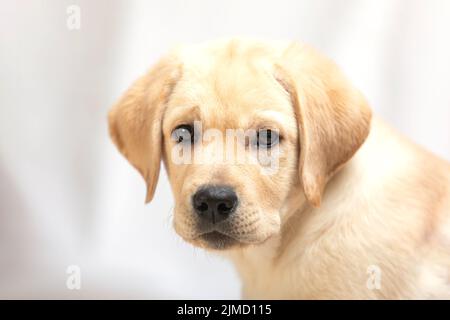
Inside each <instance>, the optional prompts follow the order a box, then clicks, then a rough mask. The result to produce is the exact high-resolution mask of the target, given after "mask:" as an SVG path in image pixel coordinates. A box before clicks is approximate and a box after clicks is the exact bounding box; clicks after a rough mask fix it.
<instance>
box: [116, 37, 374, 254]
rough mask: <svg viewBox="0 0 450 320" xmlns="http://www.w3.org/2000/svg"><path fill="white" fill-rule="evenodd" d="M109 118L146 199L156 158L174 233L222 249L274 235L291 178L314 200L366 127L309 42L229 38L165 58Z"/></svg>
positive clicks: (362, 109) (356, 102)
mask: <svg viewBox="0 0 450 320" xmlns="http://www.w3.org/2000/svg"><path fill="white" fill-rule="evenodd" d="M109 122H110V132H111V136H112V138H113V140H114V142H115V143H116V145H117V146H118V148H119V150H120V151H121V152H122V153H123V154H124V155H125V156H126V157H127V158H128V160H129V161H130V162H131V163H132V164H133V165H134V166H135V167H136V168H137V169H138V170H139V172H140V173H141V175H142V176H143V177H144V179H145V180H146V183H147V186H148V191H147V201H150V200H151V198H152V197H153V193H154V189H155V186H156V181H157V178H158V174H159V165H160V162H161V158H162V159H163V160H164V163H165V166H166V170H167V172H168V176H169V179H170V183H171V186H172V191H173V194H174V197H175V208H174V227H175V229H176V231H177V233H178V234H179V235H180V236H181V237H183V238H184V239H185V240H187V241H189V242H191V243H193V244H195V245H198V246H201V247H205V248H210V249H227V248H232V247H236V246H244V245H248V244H259V243H262V242H264V241H265V240H266V239H268V238H269V237H271V236H272V235H274V234H277V233H278V232H279V231H280V221H281V216H280V215H281V211H280V210H281V208H282V206H283V203H284V202H285V200H286V198H287V197H288V195H289V193H290V192H292V191H293V190H298V189H299V188H297V186H302V189H301V190H303V192H304V194H305V196H306V198H307V199H308V200H309V202H310V203H311V204H312V205H314V206H318V205H319V204H320V197H321V194H322V192H323V189H324V187H325V184H326V182H327V181H328V179H329V178H330V177H331V176H332V175H333V174H334V173H335V172H336V170H337V169H338V168H339V167H340V166H341V165H342V164H344V163H345V162H346V161H347V160H348V159H349V158H350V157H351V156H352V155H353V153H354V152H355V151H356V150H357V149H358V148H359V146H360V145H361V144H362V142H363V141H364V139H365V137H366V136H367V133H368V128H369V122H370V111H369V109H368V108H367V106H366V103H365V101H364V99H363V98H362V96H361V95H360V94H359V93H358V92H357V91H356V90H355V89H353V88H352V87H351V86H350V85H349V84H348V83H347V81H346V80H345V79H344V78H343V76H342V75H341V74H340V72H339V71H338V70H337V68H336V67H335V66H334V64H333V63H331V62H330V61H329V60H327V59H325V58H323V57H321V56H320V55H318V54H317V53H316V52H315V51H313V50H311V49H309V48H307V47H305V46H301V45H297V44H293V45H290V46H285V45H281V44H277V45H274V44H270V45H269V44H264V43H258V42H253V41H242V40H231V41H225V42H220V43H215V44H213V45H207V46H197V47H192V48H187V49H183V50H178V51H176V52H174V53H172V54H170V55H168V56H166V57H165V58H163V59H162V60H161V61H160V62H159V63H158V64H157V65H156V66H155V67H154V68H153V69H152V70H151V71H150V72H149V73H148V74H147V75H145V76H144V77H142V78H140V79H139V80H138V81H137V82H136V83H135V84H134V85H133V86H132V87H131V88H130V89H129V90H128V92H127V93H126V94H125V95H124V96H123V98H122V99H121V100H120V101H119V103H118V104H117V105H116V106H115V107H114V108H113V109H112V111H111V112H110V115H109Z"/></svg>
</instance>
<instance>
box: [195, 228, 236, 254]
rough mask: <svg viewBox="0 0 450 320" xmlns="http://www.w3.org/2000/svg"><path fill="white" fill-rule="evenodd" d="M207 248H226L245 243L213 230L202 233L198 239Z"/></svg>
mask: <svg viewBox="0 0 450 320" xmlns="http://www.w3.org/2000/svg"><path fill="white" fill-rule="evenodd" d="M196 240H197V241H198V242H199V243H200V245H201V246H202V247H203V248H205V249H211V250H226V249H231V248H235V247H240V246H242V245H243V243H242V242H240V241H239V240H236V239H234V238H232V237H230V236H228V235H226V234H224V233H221V232H219V231H211V232H207V233H204V234H202V235H201V236H199V237H198V238H197V239H196Z"/></svg>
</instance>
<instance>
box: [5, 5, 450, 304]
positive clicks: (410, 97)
mask: <svg viewBox="0 0 450 320" xmlns="http://www.w3.org/2000/svg"><path fill="white" fill-rule="evenodd" d="M71 4H75V5H78V6H79V7H80V9H81V29H80V30H72V31H71V30H69V29H68V28H67V26H66V20H67V17H68V14H67V13H66V9H67V7H68V6H69V5H71ZM233 35H244V36H256V37H259V38H267V39H293V40H301V41H305V42H307V43H310V44H312V45H314V46H315V47H317V48H318V49H319V50H321V51H322V52H323V53H325V54H326V55H328V56H331V57H332V58H333V59H334V60H335V61H336V62H337V63H338V64H339V65H340V66H341V68H342V69H343V70H344V72H345V73H346V74H347V75H348V76H349V77H350V79H351V80H352V81H353V83H354V84H355V85H356V86H357V87H359V88H360V89H361V90H362V91H363V92H364V93H365V94H366V96H367V98H368V100H369V101H370V103H371V105H372V108H373V109H374V111H375V113H376V114H378V115H379V116H381V117H383V118H384V119H386V120H387V121H388V122H390V123H391V124H392V125H393V126H395V127H396V128H397V129H398V130H400V131H401V132H403V133H404V134H406V135H407V136H409V137H410V138H411V139H413V140H414V141H416V142H417V143H419V144H421V145H423V146H425V147H427V148H428V149H430V150H432V151H433V152H435V153H437V154H439V155H441V156H442V157H445V158H447V159H450V128H449V126H448V125H449V120H450V79H449V78H450V1H446V0H442V1H429V0H427V1H425V0H423V1H413V0H404V1H394V0H386V1H380V0H372V1H362V0H340V1H338V0H319V1H317V0H316V1H294V0H291V1H289V0H277V1H261V0H257V1H235V0H233V1H230V0H227V1H211V0H209V1H208V0H203V1H198V0H191V1H174V0H171V1H111V0H109V1H106V0H101V1H100V0H96V1H87V0H86V1H75V0H74V1H57V0H46V1H36V0H32V1H31V0H30V1H28V0H27V1H25V0H14V1H12V0H10V1H3V0H2V1H1V3H0V298H10V297H36V298H49V297H58V298H79V297H83V298H238V297H239V281H238V277H237V275H236V274H235V272H234V269H233V267H232V266H231V265H230V264H229V263H228V262H226V261H223V260H222V259H220V258H217V257H215V256H213V255H211V254H206V253H204V252H203V251H201V250H199V249H194V248H193V247H191V246H190V245H187V244H185V243H183V242H182V241H181V240H180V239H179V238H178V236H176V234H175V232H174V231H173V229H172V227H171V209H172V196H171V193H170V190H169V186H168V182H167V178H166V176H165V172H164V171H162V174H161V178H160V184H159V185H158V189H157V191H156V195H155V200H154V201H153V202H152V203H151V204H150V205H147V206H144V197H145V187H144V183H143V181H142V180H141V178H140V176H139V175H138V173H137V172H136V171H135V170H134V169H133V168H132V167H131V166H130V165H129V164H128V163H127V162H126V161H125V159H124V158H122V157H121V156H120V155H119V153H118V152H117V151H116V149H115V148H114V146H113V145H112V143H111V142H110V140H109V137H108V134H107V126H106V114H107V110H108V109H109V107H110V106H111V105H112V104H113V103H114V102H115V101H116V99H118V97H119V96H120V95H121V94H122V92H123V91H124V90H125V89H126V88H127V86H128V85H129V84H130V83H131V82H132V81H133V80H134V79H135V78H137V77H138V76H139V75H140V74H142V73H143V72H145V71H146V70H147V69H148V68H149V67H150V66H151V65H152V64H153V63H154V62H155V60H156V59H157V58H158V57H159V56H160V55H162V54H163V53H164V52H165V51H166V50H168V49H169V48H170V47H172V46H174V45H176V44H179V43H192V42H203V41H207V40H211V39H215V38H217V37H227V36H233ZM69 265H78V266H80V268H81V275H82V277H81V290H79V291H70V290H68V289H67V288H66V279H67V276H68V275H67V274H66V269H67V267H68V266H69Z"/></svg>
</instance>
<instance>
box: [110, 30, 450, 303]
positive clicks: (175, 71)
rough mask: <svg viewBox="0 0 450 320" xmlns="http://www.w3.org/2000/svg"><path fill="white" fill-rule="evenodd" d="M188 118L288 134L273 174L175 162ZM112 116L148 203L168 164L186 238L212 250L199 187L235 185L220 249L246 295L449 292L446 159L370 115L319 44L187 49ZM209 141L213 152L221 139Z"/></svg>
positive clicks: (141, 83) (238, 43)
mask: <svg viewBox="0 0 450 320" xmlns="http://www.w3.org/2000/svg"><path fill="white" fill-rule="evenodd" d="M193 121H201V122H202V124H203V126H204V127H205V128H217V129H218V130H221V131H222V132H224V131H225V130H226V129H228V128H262V127H264V126H274V127H279V128H280V133H281V135H282V137H283V139H282V141H281V142H280V143H281V146H282V152H281V154H280V168H279V170H278V172H277V173H276V174H274V175H271V176H265V175H263V174H261V173H260V170H258V169H259V168H258V165H256V166H255V165H247V164H244V165H224V164H221V163H213V164H208V165H203V164H199V163H190V164H182V165H179V164H174V161H173V159H172V155H171V150H172V148H173V146H174V142H173V141H171V139H170V136H171V132H172V130H173V129H174V128H175V127H176V126H177V125H179V124H185V123H191V122H193ZM109 122H110V131H111V136H112V138H113V140H114V142H115V143H116V145H117V146H118V148H119V150H120V151H121V152H122V153H123V154H124V155H125V156H126V157H127V159H128V160H129V161H130V162H131V164H132V165H133V166H135V167H136V168H137V169H138V170H139V172H140V173H141V174H142V176H143V177H144V179H145V181H146V183H147V186H148V195H147V200H148V201H150V200H151V198H152V197H153V193H154V189H155V185H156V181H157V177H158V173H159V163H160V161H161V158H162V159H163V161H164V163H165V166H166V169H167V172H168V176H169V179H170V182H171V186H172V190H173V193H174V197H175V210H174V227H175V229H176V231H177V233H178V234H179V235H180V236H181V237H183V238H184V239H185V240H186V241H188V242H191V243H193V244H194V245H197V246H200V247H204V248H206V249H211V246H210V243H208V241H206V240H205V239H204V238H202V236H203V233H204V232H205V231H202V229H201V228H200V227H199V224H198V219H197V216H196V214H195V213H194V212H193V209H192V204H191V200H190V199H191V197H192V195H193V194H194V193H195V191H196V190H197V188H199V187H200V186H202V185H204V184H224V183H226V184H228V185H231V186H232V187H233V188H234V189H235V190H236V192H237V194H238V196H239V200H240V204H239V207H238V210H237V211H236V214H235V215H234V216H233V218H232V219H231V218H230V219H229V221H227V222H226V223H227V224H226V225H224V226H222V230H221V231H223V232H224V234H226V235H227V236H229V237H231V238H232V239H234V240H233V241H235V243H234V245H233V246H231V247H230V248H227V250H222V251H220V253H221V254H224V255H226V256H228V257H229V258H230V259H232V261H233V262H234V264H235V265H236V268H237V270H238V272H239V274H240V276H241V279H242V283H243V296H244V297H245V298H277V299H279V298H286V299H380V298H381V299H410V298H419V299H422V298H450V251H449V250H448V249H449V248H450V212H449V211H450V210H449V209H450V166H449V164H448V163H447V162H445V161H444V160H441V159H439V158H437V157H435V156H434V155H432V154H430V153H428V152H427V151H425V150H423V149H422V148H420V147H418V146H416V145H414V144H413V143H411V142H409V141H408V140H407V139H405V138H404V137H402V136H401V135H399V134H398V133H397V132H395V131H394V130H393V129H391V128H390V127H389V126H387V125H386V124H384V123H383V122H382V121H381V120H380V119H378V118H376V117H374V118H372V117H371V111H370V108H369V107H368V105H367V102H366V101H365V99H364V97H363V96H362V95H361V94H360V93H359V91H358V90H356V89H355V88H354V87H353V86H352V85H351V84H350V83H349V82H348V81H347V80H346V79H345V77H344V76H343V75H342V73H341V72H340V71H339V69H338V68H337V67H336V66H335V65H334V63H332V62H331V61H330V60H329V59H327V58H325V57H323V56H321V55H320V54H319V53H317V52H316V51H314V50H313V49H311V48H309V47H307V46H304V45H299V44H288V43H282V42H277V43H275V42H272V43H268V42H259V41H253V40H245V39H233V40H226V41H218V42H215V43H212V44H206V45H200V46H192V47H186V48H178V49H176V50H174V51H173V52H172V53H171V54H170V55H168V56H167V57H165V58H163V59H162V60H161V61H160V62H159V63H158V64H157V65H156V66H155V67H154V68H152V70H150V72H149V73H148V74H147V75H145V76H143V77H142V78H141V79H139V80H138V81H137V82H136V83H135V84H134V85H133V86H132V87H131V88H130V89H129V90H128V91H127V92H126V93H125V95H124V96H123V98H122V99H121V100H120V101H119V102H118V104H117V105H116V106H115V107H114V108H113V109H112V111H111V112H110V115H109ZM201 143H202V147H204V149H205V150H206V152H205V155H204V157H206V158H207V157H211V155H212V154H213V152H214V148H213V147H214V145H213V143H211V142H208V143H206V142H204V141H202V142H201ZM193 148H195V146H194V147H193ZM246 156H247V157H252V156H253V155H252V153H251V151H248V152H247V153H246ZM260 166H262V165H261V164H260ZM370 268H376V269H377V270H378V271H380V272H381V273H380V277H379V278H378V279H379V280H380V281H379V285H380V286H379V287H375V288H374V287H371V286H370V285H368V280H370V279H369V276H370V275H369V274H368V269H370Z"/></svg>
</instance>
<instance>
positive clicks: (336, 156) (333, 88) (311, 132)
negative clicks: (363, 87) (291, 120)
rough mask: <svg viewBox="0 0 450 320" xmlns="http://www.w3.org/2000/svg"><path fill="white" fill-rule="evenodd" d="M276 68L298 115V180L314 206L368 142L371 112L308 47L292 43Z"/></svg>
mask: <svg viewBox="0 0 450 320" xmlns="http://www.w3.org/2000/svg"><path fill="white" fill-rule="evenodd" d="M276 66H277V72H278V74H277V79H278V80H279V81H280V83H281V84H282V85H283V87H284V88H285V89H286V90H287V91H288V93H289V94H290V95H291V99H292V103H293V105H294V108H295V112H296V117H297V123H298V127H299V135H300V155H299V174H300V180H301V181H302V184H303V189H304V192H305V195H306V198H307V199H308V201H309V202H310V203H311V204H312V205H313V206H315V207H318V206H320V201H321V196H322V192H323V190H324V188H325V185H326V183H327V182H328V180H329V179H330V177H331V176H332V175H333V174H334V173H335V172H336V171H337V170H338V169H339V168H340V166H342V165H343V164H344V163H345V162H346V161H347V160H349V159H350V158H351V157H352V156H353V154H354V153H355V152H356V151H357V150H358V149H359V147H360V146H361V144H362V143H363V142H364V140H365V139H366V137H367V135H368V133H369V130H370V120H371V111H370V108H369V107H368V104H367V102H366V100H365V98H364V97H363V96H362V95H361V93H360V92H359V91H358V90H356V89H355V88H354V87H353V86H352V85H351V84H350V83H349V82H348V81H347V79H345V77H344V76H343V75H342V74H341V72H340V71H339V69H338V68H337V66H336V65H335V64H334V63H333V62H332V61H330V60H329V59H327V58H325V57H323V56H321V55H320V54H319V53H317V52H316V51H315V50H313V49H311V48H309V47H306V46H303V45H300V44H292V45H291V46H289V47H288V48H287V49H286V50H285V51H284V53H283V54H282V57H281V60H280V62H279V63H277V65H276Z"/></svg>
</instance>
